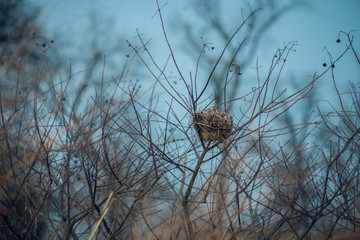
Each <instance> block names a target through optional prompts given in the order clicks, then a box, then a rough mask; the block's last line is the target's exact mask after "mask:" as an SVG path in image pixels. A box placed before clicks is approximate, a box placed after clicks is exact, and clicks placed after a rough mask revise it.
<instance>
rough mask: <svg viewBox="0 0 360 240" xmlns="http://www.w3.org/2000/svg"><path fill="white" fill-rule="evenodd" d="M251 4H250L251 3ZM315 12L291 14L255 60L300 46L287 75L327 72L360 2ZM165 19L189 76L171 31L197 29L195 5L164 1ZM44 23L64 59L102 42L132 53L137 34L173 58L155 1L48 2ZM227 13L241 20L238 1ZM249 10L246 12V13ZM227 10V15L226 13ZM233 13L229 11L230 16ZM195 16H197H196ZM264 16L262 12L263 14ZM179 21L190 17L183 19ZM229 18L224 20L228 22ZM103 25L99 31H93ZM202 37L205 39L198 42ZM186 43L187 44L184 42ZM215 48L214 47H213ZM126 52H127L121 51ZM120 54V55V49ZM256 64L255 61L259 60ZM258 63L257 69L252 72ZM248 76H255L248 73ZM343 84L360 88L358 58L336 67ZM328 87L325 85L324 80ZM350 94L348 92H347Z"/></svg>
mask: <svg viewBox="0 0 360 240" xmlns="http://www.w3.org/2000/svg"><path fill="white" fill-rule="evenodd" d="M249 2H250V4H251V2H252V1H251V0H249ZM310 2H311V4H312V7H311V8H298V9H297V10H296V11H291V12H290V13H288V14H286V15H285V16H284V17H283V18H282V19H281V20H280V21H279V22H277V23H276V24H275V25H273V26H272V27H271V28H270V29H268V31H267V32H266V34H265V36H264V40H263V41H262V42H261V43H260V44H261V45H260V48H259V50H258V52H257V53H256V58H255V59H259V61H260V62H261V63H263V64H264V65H266V64H267V63H268V62H269V61H270V60H271V58H272V56H273V54H274V52H275V51H276V49H278V48H281V47H282V46H283V45H284V43H286V42H291V41H297V43H298V46H297V47H296V50H297V51H296V53H294V54H293V55H292V56H291V57H290V58H289V61H288V63H287V71H285V73H289V74H295V75H296V76H297V77H298V78H299V77H300V78H302V77H308V78H310V77H311V76H312V75H313V74H314V73H315V72H320V71H322V70H324V68H323V67H322V63H323V62H324V61H327V55H326V51H324V47H326V48H327V49H328V50H329V51H330V52H331V53H332V54H333V56H334V57H336V56H337V55H338V54H339V53H340V52H342V51H343V49H344V47H345V44H346V41H345V37H344V35H342V36H341V37H340V38H341V39H342V40H343V41H342V42H341V43H340V44H338V43H336V39H337V38H338V33H339V31H340V30H341V31H345V32H349V31H352V30H358V31H359V30H360V1H359V0H316V1H315V0H314V1H310ZM164 3H167V4H166V6H165V7H164V8H163V10H162V11H163V13H164V18H165V21H166V25H167V28H168V34H169V39H170V41H171V42H172V44H173V47H174V49H175V51H176V52H177V54H178V57H179V63H180V65H181V66H182V67H183V70H184V71H185V72H186V73H187V72H189V71H193V70H194V63H193V62H192V61H190V60H189V58H188V55H187V54H186V53H183V52H182V51H181V49H179V48H180V47H181V42H179V41H181V29H180V30H179V29H175V30H174V29H171V26H173V25H171V23H174V22H180V23H181V22H182V21H188V22H189V21H190V22H191V21H194V22H193V23H192V24H194V26H197V24H198V22H197V21H196V19H197V18H196V16H195V15H196V13H194V12H193V11H191V6H190V4H191V1H190V0H187V1H179V0H169V1H161V2H160V4H161V5H163V4H164ZM41 5H42V6H43V12H42V15H41V22H42V23H43V24H44V26H45V31H44V32H45V34H47V36H49V37H50V38H55V41H56V42H57V43H58V44H60V45H62V47H64V46H65V48H64V49H63V52H62V53H63V55H64V58H72V59H75V61H76V59H77V57H79V56H84V57H85V58H86V53H87V52H88V53H90V52H91V51H92V49H91V48H90V46H89V44H90V43H91V41H98V42H100V45H101V49H102V51H103V52H104V54H113V52H112V51H114V48H113V47H112V46H113V44H111V43H112V42H113V41H121V44H122V45H121V44H119V49H118V50H119V51H123V52H126V51H128V50H129V49H128V48H126V44H124V42H125V40H130V41H131V40H132V39H134V37H136V29H139V31H140V32H141V33H142V34H143V36H144V37H145V38H146V39H151V51H152V53H153V55H154V56H155V57H156V58H158V59H159V62H160V63H161V62H163V61H164V59H166V58H167V57H168V55H169V52H168V50H167V48H166V47H164V46H165V45H164V38H163V34H162V31H161V26H160V22H159V20H158V17H157V16H155V17H154V18H152V16H154V14H155V12H156V1H155V0H131V1H130V0H117V1H116V0H108V1H102V0H86V1H85V0H78V1H70V0H63V1H43V2H42V4H41ZM223 6H224V9H225V10H226V11H228V12H229V16H232V15H231V14H234V13H235V14H236V11H239V10H238V9H239V8H238V7H237V6H239V4H238V1H230V0H225V1H223ZM246 7H247V5H245V6H244V8H246ZM224 9H223V10H224ZM227 9H228V10H227ZM194 14H195V15H194ZM259 14H261V12H260V13H259ZM179 16H186V19H182V18H180V17H179ZM229 16H224V19H226V17H229ZM95 23H96V24H98V27H94V25H95ZM358 31H357V32H354V33H353V34H354V36H355V43H354V46H355V47H357V49H360V33H359V32H358ZM199 37H200V36H199ZM182 40H183V39H182ZM212 42H213V44H214V45H216V42H215V41H212ZM120 48H123V49H120ZM115 50H116V49H115ZM254 61H255V60H254ZM254 65H255V62H254V63H253V66H254ZM248 71H250V72H251V71H253V72H252V73H250V72H249V73H248V74H254V73H255V71H254V70H251V69H248ZM336 72H337V74H338V79H339V81H341V82H342V83H344V87H346V84H347V82H348V81H353V82H355V83H356V82H357V83H359V76H360V67H359V65H358V64H356V62H355V61H354V57H353V55H351V54H348V56H346V57H345V58H344V60H343V61H341V62H340V63H339V64H338V65H337V66H336ZM324 81H326V80H324ZM344 90H345V89H344Z"/></svg>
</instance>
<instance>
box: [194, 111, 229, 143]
mask: <svg viewBox="0 0 360 240" xmlns="http://www.w3.org/2000/svg"><path fill="white" fill-rule="evenodd" d="M194 127H195V130H196V131H197V132H198V134H199V137H200V138H201V139H202V140H203V141H206V142H211V141H213V142H223V141H224V140H225V139H227V138H228V137H229V136H230V135H231V131H232V127H233V122H232V117H231V115H230V114H228V113H225V112H222V111H219V110H217V109H216V108H211V109H207V110H202V111H200V112H197V113H195V116H194Z"/></svg>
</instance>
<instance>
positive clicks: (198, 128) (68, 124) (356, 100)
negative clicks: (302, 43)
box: [0, 4, 360, 239]
mask: <svg viewBox="0 0 360 240" xmlns="http://www.w3.org/2000/svg"><path fill="white" fill-rule="evenodd" d="M162 11H163V10H162V7H161V6H159V4H158V5H157V17H159V18H160V20H161V26H160V27H162V29H163V34H164V37H165V40H166V44H167V48H168V49H169V52H170V57H169V62H168V63H167V64H168V65H171V66H173V67H174V69H176V76H177V77H178V79H179V81H177V82H174V81H173V79H172V78H170V77H169V76H168V75H167V74H166V71H165V69H166V67H167V65H166V66H165V67H164V66H160V65H159V64H158V62H157V60H156V59H154V57H153V55H152V53H151V51H150V49H149V47H148V42H147V41H145V40H144V36H142V34H140V33H139V34H138V36H137V43H138V44H135V43H132V42H131V41H128V47H129V51H128V54H127V56H126V57H128V58H129V59H130V61H129V64H128V65H125V66H124V68H123V70H122V73H121V75H120V76H119V77H116V78H115V77H113V78H111V79H107V78H106V77H105V76H106V70H107V69H106V66H107V61H106V60H107V59H106V56H104V59H103V71H102V74H101V76H100V81H99V82H100V83H99V84H98V85H95V90H94V91H93V92H94V93H93V94H90V93H91V91H88V89H89V88H91V83H89V85H81V86H80V87H79V86H77V85H76V83H74V82H73V78H74V77H75V75H76V74H78V73H73V72H72V65H71V64H70V66H69V68H68V71H67V72H66V75H62V74H61V73H58V72H56V71H57V70H56V69H53V66H54V65H53V63H52V61H50V60H49V59H50V57H48V53H49V52H50V51H51V44H53V41H51V40H48V39H46V38H45V37H42V36H40V35H39V34H33V33H32V31H28V32H27V34H24V35H22V36H21V37H18V38H13V37H10V35H4V36H3V35H0V37H1V54H0V57H1V66H0V74H1V75H0V84H1V89H0V129H1V130H0V179H1V180H0V238H1V239H87V238H94V239H329V238H333V239H349V238H350V237H353V238H354V239H355V238H356V237H359V236H360V213H359V211H360V198H359V197H360V189H359V186H360V183H359V180H360V174H359V167H360V162H359V161H360V146H359V144H360V126H359V123H360V93H359V90H358V89H359V85H358V84H359V83H351V84H349V87H348V90H347V91H346V92H341V91H340V90H339V89H338V87H337V84H338V81H342V80H341V79H340V80H337V79H336V78H335V72H336V67H335V65H336V64H337V63H338V62H339V61H342V58H343V56H345V55H352V56H353V57H354V58H353V59H354V61H356V62H357V63H359V65H360V60H359V57H358V52H357V49H355V48H354V45H353V43H354V41H355V39H354V37H353V35H352V33H345V32H340V33H339V39H338V40H337V41H338V42H339V48H342V53H341V54H339V55H338V56H332V55H331V54H330V53H329V54H328V58H327V60H326V61H327V64H326V66H324V68H323V69H324V70H323V72H321V73H317V74H314V75H313V77H312V79H310V80H309V81H307V82H306V81H303V84H302V86H301V87H299V88H298V89H296V90H290V89H289V88H288V86H286V84H284V83H283V82H282V81H283V79H282V73H283V71H284V69H285V68H286V67H287V66H286V65H287V62H288V61H291V60H288V58H289V56H291V55H292V54H294V50H295V49H296V43H288V44H286V45H284V46H283V48H282V49H278V50H277V51H276V52H274V56H273V58H272V62H271V64H270V66H269V68H268V71H267V74H266V77H265V78H263V77H261V75H260V74H258V75H257V79H254V80H255V82H256V87H253V88H248V90H247V91H245V93H244V94H239V93H236V92H235V91H234V89H237V88H240V86H241V85H240V80H241V78H242V77H243V75H244V73H243V72H242V71H246V69H248V68H246V67H245V66H244V65H243V63H239V62H238V60H237V59H238V58H237V56H238V53H239V52H241V51H244V50H243V49H244V46H245V43H246V41H247V39H246V36H242V35H241V33H243V32H245V30H244V29H246V28H249V26H251V24H253V23H254V22H253V18H254V17H255V16H257V15H259V14H261V11H259V10H258V9H256V10H252V8H250V7H249V8H248V9H247V10H244V12H243V21H242V23H241V24H240V25H239V26H238V28H237V29H236V31H235V32H234V33H233V34H232V35H227V33H226V34H225V33H224V35H223V36H224V37H227V39H226V44H225V46H224V47H223V49H222V50H221V51H220V55H219V56H217V58H216V60H215V61H213V62H212V61H210V58H209V57H208V56H207V55H206V54H207V53H208V52H209V51H211V50H212V45H211V44H208V43H205V42H203V45H202V47H200V48H198V49H197V50H198V53H199V54H198V55H197V61H196V66H195V71H194V72H191V73H190V74H187V73H183V72H182V71H181V70H180V69H181V66H179V65H178V62H177V58H176V54H175V53H174V50H173V47H172V43H171V42H170V41H169V40H168V38H167V34H168V31H167V29H166V26H165V23H166V21H165V19H164V18H163V16H162ZM213 23H216V21H215V22H213ZM255 23H256V21H255ZM27 29H31V28H27ZM19 31H20V33H24V31H23V30H21V29H20V30H19ZM252 34H253V35H254V36H256V33H252ZM257 34H260V33H257ZM254 38H255V39H256V37H254ZM235 39H236V41H235ZM239 39H240V40H239ZM340 40H341V41H340ZM134 41H135V40H134ZM334 41H336V39H334ZM31 50H33V51H31ZM34 51H35V53H36V54H35V53H34ZM124 58H125V56H124ZM134 59H137V61H138V62H141V63H142V64H143V66H145V68H146V72H147V73H148V74H149V75H150V76H151V77H152V79H153V80H154V84H152V85H151V88H150V91H148V92H150V94H149V96H150V100H148V101H144V99H143V98H141V95H143V94H144V92H143V90H142V89H141V88H140V86H141V81H139V82H138V83H130V84H129V81H128V78H129V74H130V73H129V71H130V70H129V69H131V64H132V63H133V62H134V61H136V60H134ZM204 59H205V60H209V61H205V63H206V65H207V66H209V65H210V66H211V67H210V71H209V72H208V75H207V78H206V79H205V80H204V79H202V78H201V79H200V78H199V74H200V73H199V72H200V70H199V68H200V67H201V65H202V64H204V62H203V60H204ZM320 64H321V63H320ZM219 68H220V69H221V70H220V71H219V70H218V69H219ZM255 71H257V72H259V71H263V69H259V67H257V68H256V69H255ZM325 77H326V78H330V79H331V80H332V81H331V84H332V86H333V88H334V89H335V91H336V98H337V101H338V104H337V105H336V106H335V105H334V107H333V110H332V111H328V112H323V111H322V110H321V109H320V108H314V111H313V112H312V114H308V113H307V112H306V113H304V114H303V115H306V116H307V119H306V120H304V121H303V122H300V123H299V122H298V121H297V120H294V119H296V118H298V115H297V114H298V113H296V112H292V109H294V107H295V104H299V103H301V102H303V103H304V104H305V105H306V104H307V106H313V105H314V96H315V95H314V94H313V91H314V88H315V86H316V84H317V82H318V81H319V79H321V78H325ZM74 86H77V87H74ZM210 86H215V93H214V92H213V91H212V89H210V88H211V87H210ZM89 92H90V93H89ZM159 92H161V94H162V95H161V97H160V98H159V97H157V94H158V93H159ZM242 92H243V91H242ZM84 99H86V100H84ZM162 99H168V100H169V101H165V100H164V101H162ZM349 100H350V101H349ZM164 106H166V107H165V108H164ZM159 109H161V110H159ZM164 109H165V111H164ZM304 111H305V110H304ZM306 111H308V110H306Z"/></svg>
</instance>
